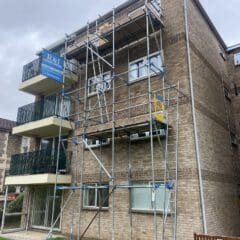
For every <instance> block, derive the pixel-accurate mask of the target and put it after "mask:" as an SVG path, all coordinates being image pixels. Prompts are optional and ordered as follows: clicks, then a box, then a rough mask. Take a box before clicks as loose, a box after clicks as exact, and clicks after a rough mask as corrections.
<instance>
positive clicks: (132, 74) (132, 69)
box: [129, 63, 138, 81]
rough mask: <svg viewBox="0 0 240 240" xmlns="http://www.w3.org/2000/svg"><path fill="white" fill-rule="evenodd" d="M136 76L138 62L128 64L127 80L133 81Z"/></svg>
mask: <svg viewBox="0 0 240 240" xmlns="http://www.w3.org/2000/svg"><path fill="white" fill-rule="evenodd" d="M137 78H138V64H137V63H133V64H131V65H130V72H129V81H133V80H135V79H137Z"/></svg>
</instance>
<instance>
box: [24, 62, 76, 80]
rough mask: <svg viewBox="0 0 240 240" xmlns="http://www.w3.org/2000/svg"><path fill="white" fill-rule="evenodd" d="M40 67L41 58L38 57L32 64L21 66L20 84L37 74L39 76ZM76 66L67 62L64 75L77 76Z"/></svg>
mask: <svg viewBox="0 0 240 240" xmlns="http://www.w3.org/2000/svg"><path fill="white" fill-rule="evenodd" d="M41 66H42V57H39V58H37V59H35V60H33V61H32V62H30V63H28V64H26V65H24V66H23V73H22V82H25V81H27V80H28V79H31V78H33V77H35V76H37V75H39V74H41ZM77 71H78V66H77V65H76V64H75V63H73V62H71V61H69V60H67V61H66V64H65V72H66V74H77Z"/></svg>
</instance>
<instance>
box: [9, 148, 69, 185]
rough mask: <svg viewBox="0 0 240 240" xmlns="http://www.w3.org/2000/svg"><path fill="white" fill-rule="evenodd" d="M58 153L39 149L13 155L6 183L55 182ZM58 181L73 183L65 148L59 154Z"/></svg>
mask: <svg viewBox="0 0 240 240" xmlns="http://www.w3.org/2000/svg"><path fill="white" fill-rule="evenodd" d="M56 160H57V153H54V154H52V151H51V150H50V151H49V149H47V150H39V151H34V152H27V153H22V154H16V155H12V158H11V163H10V169H9V176H7V177H6V180H5V184H6V185H29V184H54V182H55V179H56ZM58 169H59V173H60V174H59V175H58V182H60V183H62V184H69V183H71V176H70V175H67V174H68V164H67V158H66V154H65V152H64V151H63V149H62V150H61V151H60V155H59V168H58Z"/></svg>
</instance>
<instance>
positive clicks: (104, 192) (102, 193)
mask: <svg viewBox="0 0 240 240" xmlns="http://www.w3.org/2000/svg"><path fill="white" fill-rule="evenodd" d="M108 196H109V192H108V189H107V188H105V189H98V199H97V206H98V207H100V206H102V207H108Z"/></svg>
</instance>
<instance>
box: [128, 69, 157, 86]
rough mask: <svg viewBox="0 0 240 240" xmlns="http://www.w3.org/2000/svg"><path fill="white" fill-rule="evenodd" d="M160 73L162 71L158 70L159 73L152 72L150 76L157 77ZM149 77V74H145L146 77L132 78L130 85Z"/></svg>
mask: <svg viewBox="0 0 240 240" xmlns="http://www.w3.org/2000/svg"><path fill="white" fill-rule="evenodd" d="M159 74H160V72H158V73H152V74H150V77H155V76H158V75H159ZM147 79H148V76H144V77H140V78H136V79H134V80H132V81H130V80H128V83H127V84H128V85H132V84H134V83H136V82H140V81H143V80H147Z"/></svg>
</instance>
